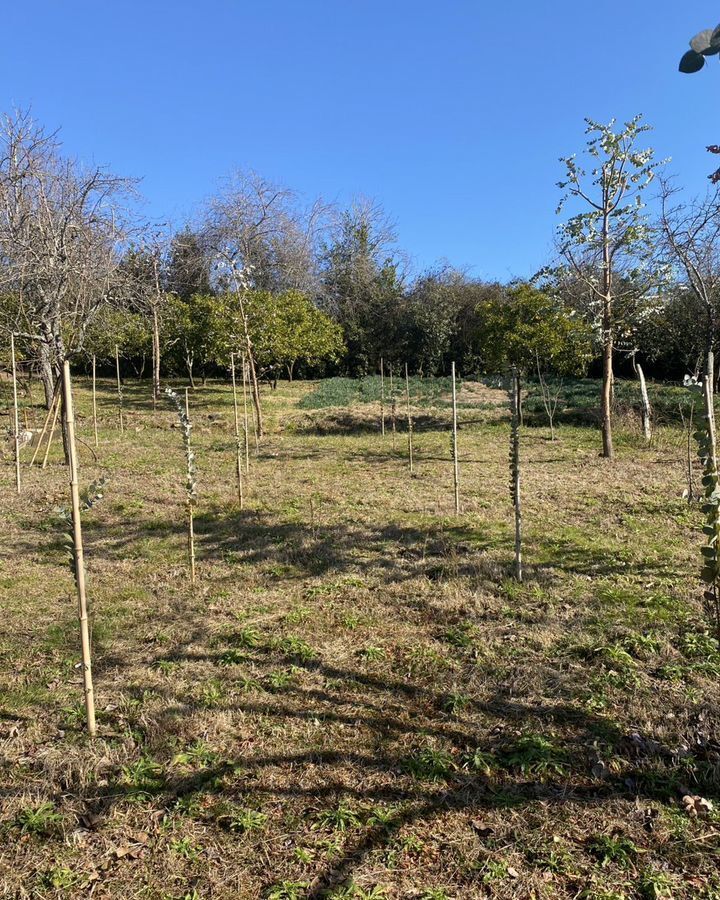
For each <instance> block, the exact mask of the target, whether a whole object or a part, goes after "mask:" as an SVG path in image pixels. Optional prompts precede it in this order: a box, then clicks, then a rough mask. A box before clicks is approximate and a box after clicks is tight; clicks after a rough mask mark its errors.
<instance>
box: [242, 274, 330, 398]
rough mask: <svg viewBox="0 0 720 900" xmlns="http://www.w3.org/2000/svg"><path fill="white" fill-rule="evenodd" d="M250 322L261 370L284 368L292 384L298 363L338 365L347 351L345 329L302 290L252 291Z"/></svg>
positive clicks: (249, 303)
mask: <svg viewBox="0 0 720 900" xmlns="http://www.w3.org/2000/svg"><path fill="white" fill-rule="evenodd" d="M248 319H249V324H250V335H251V338H252V343H253V347H254V348H255V354H256V357H257V360H258V362H259V364H260V366H261V367H263V368H264V369H267V370H271V371H273V370H277V369H278V368H280V367H284V368H285V369H286V370H287V373H288V378H289V379H290V381H292V379H293V373H294V370H295V366H296V364H297V363H298V362H303V363H306V364H307V365H310V366H317V365H319V364H320V363H323V362H337V361H338V360H339V359H340V357H341V356H342V353H343V351H344V349H345V346H344V344H343V339H342V329H341V328H340V326H339V325H337V324H336V323H335V322H333V321H332V319H331V318H330V317H329V316H327V315H326V314H325V313H324V312H322V311H321V310H319V309H318V308H317V307H316V306H315V305H314V303H313V302H312V301H311V300H310V299H309V298H308V297H307V296H306V295H305V294H303V293H302V292H300V291H292V290H291V291H284V292H283V293H281V294H273V293H271V292H270V291H252V292H250V294H249V296H248Z"/></svg>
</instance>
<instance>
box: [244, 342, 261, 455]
mask: <svg viewBox="0 0 720 900" xmlns="http://www.w3.org/2000/svg"><path fill="white" fill-rule="evenodd" d="M242 377H243V423H244V424H243V429H244V431H245V471H246V472H249V471H250V433H249V427H248V402H247V382H248V371H247V363H246V360H245V356H244V355H243V358H242ZM253 431H254V432H255V449H256V450H257V443H258V436H257V428H256V426H255V418H254V417H253Z"/></svg>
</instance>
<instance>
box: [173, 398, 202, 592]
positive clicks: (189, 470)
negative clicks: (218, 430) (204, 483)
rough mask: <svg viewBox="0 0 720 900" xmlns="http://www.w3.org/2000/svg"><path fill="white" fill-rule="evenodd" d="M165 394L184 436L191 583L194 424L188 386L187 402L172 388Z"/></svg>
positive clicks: (193, 567) (194, 476) (192, 580)
mask: <svg viewBox="0 0 720 900" xmlns="http://www.w3.org/2000/svg"><path fill="white" fill-rule="evenodd" d="M165 396H166V397H167V399H168V402H169V403H172V404H173V405H174V406H175V409H176V410H177V415H178V420H179V422H180V430H181V431H182V436H183V445H184V447H185V465H186V468H185V506H186V509H187V523H188V561H189V565H190V584H191V585H194V584H195V527H194V519H193V509H194V506H195V501H196V499H197V481H196V469H195V454H194V452H193V450H192V446H191V443H190V438H191V434H192V425H191V424H190V417H189V416H188V413H187V388H186V389H185V404H183V401H182V400H181V399H180V397H178V395H177V394H176V393H175V391H174V390H173V389H172V388H169V387H168V388H165Z"/></svg>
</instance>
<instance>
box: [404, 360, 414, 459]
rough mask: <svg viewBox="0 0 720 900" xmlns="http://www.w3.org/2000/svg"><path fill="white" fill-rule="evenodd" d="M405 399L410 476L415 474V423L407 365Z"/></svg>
mask: <svg viewBox="0 0 720 900" xmlns="http://www.w3.org/2000/svg"><path fill="white" fill-rule="evenodd" d="M405 399H406V400H407V424H408V460H409V462H410V474H411V475H412V474H413V423H412V415H411V414H410V379H409V377H408V367H407V363H405Z"/></svg>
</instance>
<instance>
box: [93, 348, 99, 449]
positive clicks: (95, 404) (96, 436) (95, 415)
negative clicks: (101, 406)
mask: <svg viewBox="0 0 720 900" xmlns="http://www.w3.org/2000/svg"><path fill="white" fill-rule="evenodd" d="M95 382H96V378H95V354H94V353H93V360H92V407H93V431H94V432H95V446H96V447H97V446H98V430H97V390H96V384H95Z"/></svg>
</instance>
